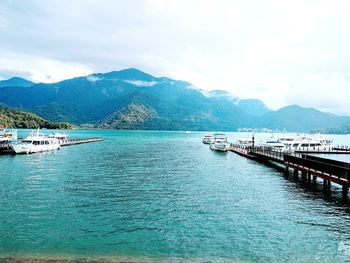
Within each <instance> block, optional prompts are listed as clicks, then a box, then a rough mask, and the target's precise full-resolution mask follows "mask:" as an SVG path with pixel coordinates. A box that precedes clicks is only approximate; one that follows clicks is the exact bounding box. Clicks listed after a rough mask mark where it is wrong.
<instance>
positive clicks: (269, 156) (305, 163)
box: [229, 144, 350, 198]
mask: <svg viewBox="0 0 350 263" xmlns="http://www.w3.org/2000/svg"><path fill="white" fill-rule="evenodd" d="M229 150H230V151H232V152H235V153H237V154H239V155H241V156H244V157H246V158H249V159H254V160H256V161H260V162H269V161H271V162H275V163H279V164H282V165H284V166H285V169H286V172H288V170H289V168H291V169H293V170H294V176H295V177H298V175H299V173H301V176H302V180H303V181H305V182H308V183H311V180H312V181H313V182H314V183H315V182H316V179H317V178H320V179H323V187H324V188H330V186H331V183H335V184H338V185H340V186H341V187H342V194H343V197H346V198H347V196H348V192H349V187H350V163H347V162H341V161H336V160H331V159H327V158H323V157H322V158H321V157H316V156H312V155H309V154H306V153H337V154H339V153H343V154H349V153H350V151H347V150H344V148H339V149H335V150H333V151H307V152H306V151H305V152H306V153H305V152H300V151H299V152H294V153H291V152H283V151H279V150H274V149H273V148H271V147H263V146H257V147H252V146H240V145H235V144H231V146H230V148H229Z"/></svg>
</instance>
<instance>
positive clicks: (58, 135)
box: [47, 132, 68, 141]
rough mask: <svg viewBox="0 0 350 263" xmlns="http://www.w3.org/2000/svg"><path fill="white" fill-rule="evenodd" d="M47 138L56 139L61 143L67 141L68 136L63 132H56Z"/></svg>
mask: <svg viewBox="0 0 350 263" xmlns="http://www.w3.org/2000/svg"><path fill="white" fill-rule="evenodd" d="M47 137H48V138H56V139H57V140H59V141H63V140H67V137H68V135H67V134H65V133H64V132H63V133H61V132H56V133H52V134H50V135H49V136H47Z"/></svg>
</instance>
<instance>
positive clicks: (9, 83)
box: [0, 77, 35, 88]
mask: <svg viewBox="0 0 350 263" xmlns="http://www.w3.org/2000/svg"><path fill="white" fill-rule="evenodd" d="M34 84H35V83H34V82H31V81H29V80H26V79H23V78H19V77H13V78H10V79H7V80H1V81H0V88H3V87H15V86H17V87H30V86H32V85H34Z"/></svg>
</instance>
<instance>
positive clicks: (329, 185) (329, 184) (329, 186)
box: [327, 180, 331, 188]
mask: <svg viewBox="0 0 350 263" xmlns="http://www.w3.org/2000/svg"><path fill="white" fill-rule="evenodd" d="M327 187H328V188H331V181H329V180H328V182H327Z"/></svg>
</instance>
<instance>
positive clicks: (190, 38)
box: [0, 0, 350, 114]
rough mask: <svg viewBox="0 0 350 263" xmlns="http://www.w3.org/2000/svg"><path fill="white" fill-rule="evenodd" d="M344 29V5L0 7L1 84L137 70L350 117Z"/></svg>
mask: <svg viewBox="0 0 350 263" xmlns="http://www.w3.org/2000/svg"><path fill="white" fill-rule="evenodd" d="M349 27H350V2H349V1H346V0H336V1H329V0H319V1H311V0H310V1H305V0H293V1H292V0H289V1H288V0H287V1H280V0H266V1H259V0H255V1H254V0H253V1H243V0H242V1H239V0H236V1H231V0H218V1H210V0H191V1H185V0H168V1H163V0H137V1H111V0H103V1H97V0H89V1H83V0H76V1H67V0H66V1H64V0H51V1H49V2H46V1H41V0H32V1H25V0H22V1H19V0H14V1H3V2H1V3H0V34H1V36H2V41H1V42H0V77H1V76H3V77H4V76H5V75H6V74H5V73H6V72H7V73H8V72H10V71H23V72H27V73H26V75H27V76H28V72H29V73H30V74H31V75H32V78H31V79H32V80H36V81H50V82H52V81H57V80H61V79H64V78H67V77H68V78H69V77H73V76H78V75H87V74H90V73H92V72H107V71H112V70H119V69H123V68H128V67H136V68H140V69H141V70H144V71H146V72H149V73H150V74H153V75H155V76H168V77H171V78H175V79H182V80H186V81H188V82H191V83H192V84H193V85H195V86H196V87H200V88H201V89H205V90H213V89H224V90H227V91H229V92H231V93H232V94H234V95H235V96H238V97H242V98H258V99H262V100H263V101H264V102H266V103H267V105H268V106H269V107H271V108H273V109H276V108H279V107H282V106H285V105H287V104H294V103H299V104H301V105H302V106H313V107H317V108H319V109H322V110H329V111H331V112H335V113H347V114H350V108H349V109H348V107H347V105H348V103H347V102H346V101H345V99H343V98H344V97H346V96H348V89H347V88H348V80H349V79H350V78H349V74H350V64H349V61H350V48H349V47H350V36H349V35H348V34H347V32H348V28H349ZM14 54H15V55H14ZM6 76H7V75H6ZM337 76H338V77H337ZM327 89H331V91H329V90H327ZM320 90H322V91H320ZM316 91H318V92H316ZM305 93H307V94H309V96H306V97H303V98H302V99H301V98H300V96H302V94H305ZM311 95H312V98H311Z"/></svg>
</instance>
